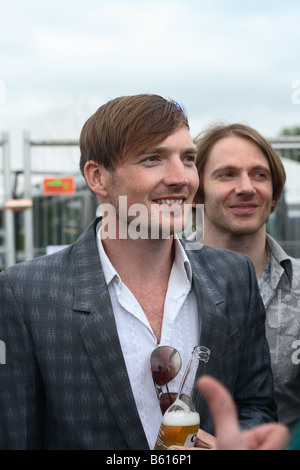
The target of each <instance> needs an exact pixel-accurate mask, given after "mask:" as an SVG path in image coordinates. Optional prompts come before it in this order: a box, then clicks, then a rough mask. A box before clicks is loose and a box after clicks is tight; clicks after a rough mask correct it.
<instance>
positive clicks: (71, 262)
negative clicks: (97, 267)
mask: <svg viewBox="0 0 300 470" xmlns="http://www.w3.org/2000/svg"><path fill="white" fill-rule="evenodd" d="M93 238H94V243H93ZM96 250H97V248H96V239H95V228H94V222H93V223H92V224H91V225H90V226H89V227H88V228H87V229H86V230H85V232H83V234H82V235H81V236H80V237H79V238H78V240H77V241H76V242H75V243H73V244H71V245H69V246H67V247H66V248H63V249H62V250H60V251H57V252H56V253H53V254H51V255H46V256H41V257H39V258H34V259H32V260H30V261H24V262H22V263H18V264H15V265H14V266H10V267H8V268H6V269H5V270H4V271H2V272H1V273H0V279H2V280H3V279H8V280H14V281H18V280H19V281H30V282H32V281H43V280H44V281H47V282H48V281H49V280H51V279H54V278H55V277H56V278H57V277H58V276H59V275H65V277H67V276H68V274H69V273H72V272H74V269H75V266H78V265H81V264H83V263H86V264H87V265H89V263H90V262H91V260H92V259H95V254H96V253H97V251H96Z"/></svg>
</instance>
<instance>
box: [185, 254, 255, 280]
mask: <svg viewBox="0 0 300 470" xmlns="http://www.w3.org/2000/svg"><path fill="white" fill-rule="evenodd" d="M186 253H187V256H188V258H189V260H190V262H191V266H192V270H193V273H195V275H197V274H198V275H200V276H201V275H203V274H204V273H205V274H206V275H208V276H209V277H211V278H213V279H215V280H217V281H220V282H221V283H222V284H223V283H224V282H228V281H230V282H231V281H234V282H249V279H250V278H251V279H256V274H255V269H254V266H253V264H252V261H251V260H250V258H249V257H248V256H246V255H244V254H242V253H237V252H235V251H230V250H223V249H220V248H212V247H209V246H206V245H204V246H203V247H202V248H201V249H200V250H193V251H192V250H191V251H187V252H186Z"/></svg>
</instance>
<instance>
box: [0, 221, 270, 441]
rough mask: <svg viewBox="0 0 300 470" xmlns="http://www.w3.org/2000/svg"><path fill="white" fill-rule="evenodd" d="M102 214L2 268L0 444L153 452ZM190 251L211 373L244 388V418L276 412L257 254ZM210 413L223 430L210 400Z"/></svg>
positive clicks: (258, 419)
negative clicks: (129, 365)
mask: <svg viewBox="0 0 300 470" xmlns="http://www.w3.org/2000/svg"><path fill="white" fill-rule="evenodd" d="M97 222H98V221H97V220H96V221H94V222H93V223H92V224H91V225H90V226H89V227H88V228H87V230H86V231H85V232H84V233H83V234H82V235H81V237H80V238H79V239H78V240H77V242H76V243H74V244H73V245H71V246H70V247H68V248H66V249H64V250H62V251H61V252H58V253H56V254H53V255H51V256H45V257H42V258H38V259H35V260H32V261H29V262H25V263H21V264H18V265H16V266H12V267H10V268H8V269H7V270H6V271H4V272H2V273H1V274H0V340H1V341H3V342H4V344H5V347H6V363H5V364H0V448H1V449H106V450H121V449H140V450H143V449H149V447H148V443H147V440H146V437H145V433H144V430H143V427H142V424H141V421H140V418H139V415H138V411H137V408H136V406H135V402H134V398H133V394H132V390H131V387H130V382H129V378H128V375H127V372H126V367H125V363H124V359H123V356H122V351H121V347H120V342H119V338H118V333H117V329H116V324H115V320H114V314H113V310H112V306H111V301H110V297H109V294H108V290H107V287H106V284H105V280H104V276H103V273H102V270H101V265H100V262H99V257H98V252H97V245H96V237H95V229H96V224H97ZM187 253H188V256H189V257H190V260H191V263H192V269H193V283H194V287H195V290H196V294H197V298H198V308H199V314H200V315H201V325H202V331H201V338H200V339H199V343H201V344H202V345H204V346H207V347H208V348H209V349H210V350H211V358H210V361H209V364H208V370H207V372H208V373H209V374H211V375H213V376H215V377H216V378H218V379H219V380H221V382H223V383H224V384H225V385H226V386H227V387H228V388H229V390H230V391H231V392H232V393H233V395H234V398H235V400H236V402H237V405H238V410H239V416H240V420H241V423H242V425H243V426H244V427H248V426H253V425H256V424H259V423H263V422H268V421H273V420H275V419H276V411H275V408H276V407H275V404H274V401H273V381H272V374H271V369H270V359H269V352H268V346H267V343H266V339H265V330H264V322H265V312H264V308H263V305H262V302H261V299H260V296H259V292H258V288H257V283H256V278H255V272H254V269H253V267H252V264H251V262H250V261H249V259H248V258H247V257H245V256H243V255H238V254H235V253H232V252H227V251H223V250H216V249H212V248H208V247H203V248H202V249H201V250H199V251H189V252H187ZM2 344H3V343H2ZM200 415H201V427H202V428H203V429H205V430H207V431H209V432H212V431H213V427H212V422H211V418H210V416H209V413H208V410H207V408H206V405H205V403H204V402H201V404H200Z"/></svg>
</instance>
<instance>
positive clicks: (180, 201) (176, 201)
mask: <svg viewBox="0 0 300 470" xmlns="http://www.w3.org/2000/svg"><path fill="white" fill-rule="evenodd" d="M156 202H157V204H168V205H169V206H173V205H174V204H178V205H181V204H183V199H157V200H156Z"/></svg>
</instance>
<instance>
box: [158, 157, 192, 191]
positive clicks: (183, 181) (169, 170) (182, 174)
mask: <svg viewBox="0 0 300 470" xmlns="http://www.w3.org/2000/svg"><path fill="white" fill-rule="evenodd" d="M186 170H187V168H186V166H185V165H184V163H183V162H182V160H181V159H173V160H172V161H170V162H169V164H168V165H167V167H166V168H165V176H164V183H165V185H166V186H185V185H187V184H188V182H189V179H188V177H187V171H186Z"/></svg>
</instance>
